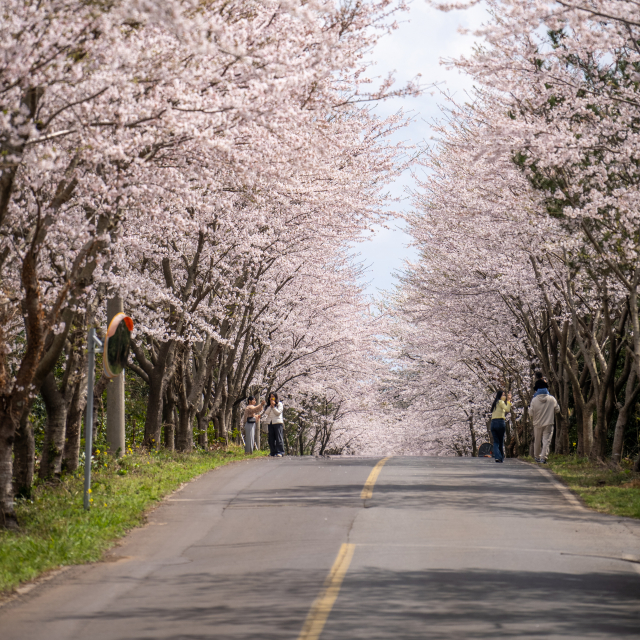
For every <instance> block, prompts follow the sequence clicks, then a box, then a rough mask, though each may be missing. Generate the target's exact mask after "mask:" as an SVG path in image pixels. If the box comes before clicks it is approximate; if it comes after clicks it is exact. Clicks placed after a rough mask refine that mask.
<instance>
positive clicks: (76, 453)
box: [62, 367, 87, 472]
mask: <svg viewBox="0 0 640 640" xmlns="http://www.w3.org/2000/svg"><path fill="white" fill-rule="evenodd" d="M85 368H86V367H85ZM86 406H87V379H86V377H85V376H83V377H82V378H81V379H80V380H78V382H77V383H76V385H75V389H74V391H73V396H72V398H71V403H70V404H69V408H68V410H67V429H66V437H65V440H64V451H63V454H62V467H63V468H64V470H65V471H69V472H73V471H76V470H77V468H78V464H79V460H80V439H81V437H82V416H83V414H84V411H85V407H86Z"/></svg>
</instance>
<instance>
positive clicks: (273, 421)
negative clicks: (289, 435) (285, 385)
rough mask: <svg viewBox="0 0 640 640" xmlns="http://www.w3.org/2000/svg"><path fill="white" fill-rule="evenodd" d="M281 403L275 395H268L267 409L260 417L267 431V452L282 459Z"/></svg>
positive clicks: (282, 426)
mask: <svg viewBox="0 0 640 640" xmlns="http://www.w3.org/2000/svg"><path fill="white" fill-rule="evenodd" d="M283 410H284V409H283V407H282V402H279V401H278V394H277V393H270V394H269V399H268V400H267V408H266V409H265V410H264V413H263V414H262V415H261V416H260V419H261V420H264V421H265V424H267V425H268V429H269V451H270V455H271V456H272V457H274V456H277V457H278V458H282V456H283V455H284V420H283V419H282V412H283Z"/></svg>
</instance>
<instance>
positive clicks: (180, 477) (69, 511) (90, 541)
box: [0, 446, 264, 596]
mask: <svg viewBox="0 0 640 640" xmlns="http://www.w3.org/2000/svg"><path fill="white" fill-rule="evenodd" d="M260 455H264V454H263V453H256V454H254V455H253V456H245V455H244V453H243V450H242V448H241V447H235V446H230V447H228V448H226V449H219V450H216V451H210V452H203V451H197V452H193V453H184V454H180V453H170V452H163V451H159V452H151V453H140V452H130V453H129V454H128V455H126V456H124V457H122V458H120V459H118V460H115V459H114V458H112V457H111V456H108V455H106V454H105V453H104V452H100V453H97V454H96V456H95V458H94V463H93V464H94V466H93V471H92V493H91V496H92V504H91V509H90V510H89V511H84V510H83V508H82V502H83V481H84V480H83V478H84V476H83V474H84V471H83V470H81V471H80V472H79V473H78V474H74V475H68V476H65V477H63V478H62V480H61V482H60V483H59V484H57V485H45V484H42V485H39V486H36V488H35V489H34V492H33V496H32V499H31V500H18V501H17V502H16V511H17V514H18V519H19V522H20V526H21V531H20V532H18V533H15V532H10V531H0V596H7V595H8V594H9V593H11V592H12V591H13V590H14V589H15V588H16V587H18V586H19V585H20V583H22V582H25V581H28V580H33V579H34V578H37V577H38V576H40V575H41V574H43V573H44V572H46V571H49V570H51V569H55V568H58V567H61V566H66V565H72V564H82V563H84V562H92V561H96V560H99V559H100V558H101V557H102V555H103V554H104V552H105V551H106V550H107V549H109V548H110V547H111V546H113V543H114V542H115V541H116V540H117V539H118V538H120V537H122V536H123V535H124V534H126V533H127V531H129V530H130V529H132V528H133V527H135V526H138V525H140V524H141V523H142V522H143V521H144V515H145V512H146V511H147V510H148V509H149V507H151V506H152V505H154V504H156V503H157V502H158V501H160V500H161V499H162V498H163V497H164V496H166V495H167V494H169V493H171V492H172V491H174V490H175V489H177V488H178V487H179V486H180V485H181V484H182V483H183V482H187V481H189V480H192V479H193V478H195V477H197V476H199V475H200V474H202V473H204V472H206V471H210V470H211V469H215V468H216V467H220V466H222V465H225V464H228V463H229V462H232V461H234V460H242V459H245V457H259V456H260Z"/></svg>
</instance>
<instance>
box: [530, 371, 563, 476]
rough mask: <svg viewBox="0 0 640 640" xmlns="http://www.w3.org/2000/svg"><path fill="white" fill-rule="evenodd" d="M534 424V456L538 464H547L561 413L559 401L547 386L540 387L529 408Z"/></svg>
mask: <svg viewBox="0 0 640 640" xmlns="http://www.w3.org/2000/svg"><path fill="white" fill-rule="evenodd" d="M529 413H530V414H531V420H532V422H533V455H534V457H535V459H536V462H540V463H542V464H546V463H547V456H548V455H549V445H550V444H551V438H552V437H553V426H554V424H555V420H556V416H555V414H556V413H560V406H559V405H558V401H557V400H556V399H555V398H554V397H553V396H552V395H551V394H550V393H549V389H548V387H547V385H546V383H545V384H544V386H539V387H538V390H537V391H536V393H535V395H534V396H533V398H532V400H531V405H530V406H529Z"/></svg>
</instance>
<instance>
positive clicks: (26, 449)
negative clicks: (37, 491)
mask: <svg viewBox="0 0 640 640" xmlns="http://www.w3.org/2000/svg"><path fill="white" fill-rule="evenodd" d="M13 456H14V460H13V488H14V491H15V495H17V496H20V497H23V498H30V497H31V488H32V486H33V475H34V472H35V462H36V444H35V440H34V437H33V425H32V424H31V422H30V421H29V411H28V410H27V411H25V412H23V414H22V417H21V418H20V426H19V427H18V430H17V431H16V439H15V442H14V445H13Z"/></svg>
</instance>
